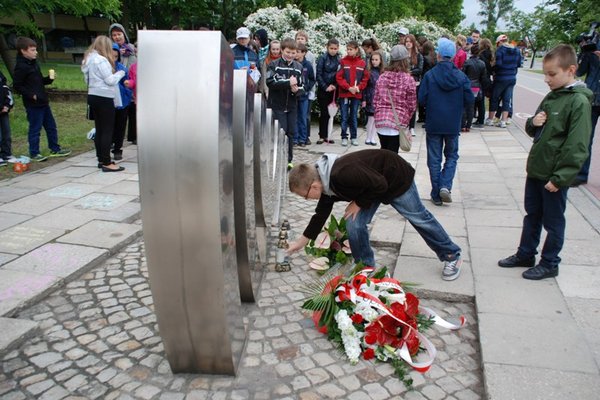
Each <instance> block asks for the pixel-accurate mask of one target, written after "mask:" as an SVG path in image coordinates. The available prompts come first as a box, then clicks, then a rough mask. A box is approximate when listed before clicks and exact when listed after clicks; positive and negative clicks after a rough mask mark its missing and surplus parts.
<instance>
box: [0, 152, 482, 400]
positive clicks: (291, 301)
mask: <svg viewBox="0 0 600 400" xmlns="http://www.w3.org/2000/svg"><path fill="white" fill-rule="evenodd" d="M297 153H298V154H297V155H296V160H303V159H304V160H312V159H314V158H315V157H317V156H316V155H315V154H312V153H308V152H301V151H299V152H297ZM286 204H287V206H286V208H285V210H286V211H285V213H286V216H287V218H288V219H289V220H290V223H291V225H292V232H291V234H292V236H293V235H297V234H299V233H301V231H302V228H303V226H304V224H305V223H306V222H307V220H308V218H309V216H310V215H311V213H312V211H313V209H314V206H315V203H314V202H312V201H305V200H303V199H300V198H297V197H294V198H292V197H289V196H288V197H287V198H286ZM342 207H343V205H341V204H340V205H337V206H336V209H335V211H334V212H335V215H341V213H342V210H343V208H342ZM396 218H399V217H398V216H397V214H396ZM376 256H377V259H378V260H379V261H380V262H381V264H382V265H389V266H392V267H393V266H394V265H395V264H396V258H397V256H398V249H396V248H376ZM291 263H292V271H291V272H287V273H277V272H273V265H272V263H271V264H269V265H268V266H267V269H268V272H267V273H265V275H264V278H263V282H262V285H261V287H260V294H259V296H258V301H257V303H256V304H253V305H245V306H244V307H247V311H248V312H247V313H246V315H248V317H247V319H246V321H245V322H246V323H247V326H248V329H247V332H248V333H247V337H248V341H247V346H246V349H245V351H244V354H243V356H242V359H241V361H240V366H239V370H238V375H237V376H236V377H225V376H209V375H189V374H184V375H173V374H172V373H171V372H170V369H169V365H168V362H167V360H166V358H165V354H164V349H163V345H162V341H161V338H160V336H159V334H158V326H157V323H156V317H155V315H154V312H153V300H152V296H151V292H150V288H149V284H148V279H147V275H148V272H147V267H146V263H145V257H144V245H143V241H142V240H139V241H137V242H135V243H133V244H131V245H129V246H128V247H127V248H125V249H123V250H122V251H121V252H120V253H118V254H117V255H116V256H114V257H112V258H110V259H109V260H108V261H106V262H105V263H104V264H103V265H101V266H99V267H97V268H95V269H93V270H92V271H90V272H88V273H85V274H84V275H82V276H81V277H79V278H77V279H75V280H74V281H72V282H70V283H68V284H67V285H66V286H65V287H64V288H62V289H60V290H57V291H56V292H54V293H52V294H51V295H49V296H48V297H47V298H46V299H45V300H43V301H42V302H40V303H38V304H37V305H35V306H33V307H31V308H29V309H26V310H24V311H23V312H22V313H21V314H20V315H19V316H18V317H19V318H26V319H32V320H35V321H37V322H39V323H40V332H39V333H38V335H37V336H36V337H34V338H31V339H29V340H27V341H26V342H25V343H24V344H23V345H22V346H21V347H20V348H19V349H16V350H14V351H12V352H10V353H8V354H7V355H6V356H5V357H4V358H3V359H2V360H1V364H0V365H1V371H0V399H2V400H13V399H34V398H35V399H39V400H47V399H164V400H167V399H168V400H171V399H173V400H175V399H188V400H199V399H214V400H217V399H222V400H225V399H231V400H234V399H257V400H259V399H264V400H267V399H302V400H311V399H328V398H339V399H352V400H362V399H376V400H384V399H399V398H403V399H430V400H436V399H459V400H471V399H481V398H483V382H482V376H481V366H480V358H481V355H480V350H479V343H478V337H477V322H476V314H475V310H474V307H473V305H472V304H470V303H452V302H445V301H439V300H434V299H424V300H423V303H424V304H425V305H427V306H429V307H431V308H433V309H435V310H437V311H438V312H439V313H440V314H441V315H442V316H444V317H454V316H458V315H460V314H463V315H465V316H466V317H467V319H468V321H469V322H468V324H467V326H466V327H464V328H463V329H461V330H460V331H458V332H450V331H447V330H445V329H443V328H439V329H438V328H435V327H434V328H433V329H431V330H430V331H429V332H428V333H427V334H428V336H429V337H430V338H431V340H432V342H433V343H434V344H435V345H436V347H437V349H438V354H437V358H436V362H435V364H434V366H433V367H432V368H431V370H430V371H429V372H427V373H426V374H424V375H421V374H419V373H416V372H412V373H411V376H412V378H413V379H414V390H411V391H407V389H406V388H405V387H404V385H403V384H402V382H400V381H399V380H398V379H397V378H395V377H394V376H393V370H392V368H391V367H390V366H389V365H387V364H375V363H373V362H370V361H361V362H359V363H358V364H357V365H354V366H352V365H350V364H349V363H348V362H347V361H346V360H345V358H344V356H343V355H342V354H340V353H339V352H338V351H337V350H336V349H335V348H334V347H333V346H332V344H331V343H330V342H329V341H328V340H327V339H326V337H325V336H324V335H322V334H320V333H318V332H317V331H316V330H315V329H314V326H313V323H312V321H311V320H310V319H309V318H308V317H307V315H306V314H304V313H303V312H302V311H301V310H300V305H301V303H302V299H303V294H302V293H301V292H300V288H301V285H302V282H306V281H307V280H309V279H311V278H313V277H314V276H315V275H314V272H313V271H311V270H309V268H308V267H307V265H306V264H307V263H306V257H305V256H304V255H303V254H296V255H294V256H293V257H292V259H291Z"/></svg>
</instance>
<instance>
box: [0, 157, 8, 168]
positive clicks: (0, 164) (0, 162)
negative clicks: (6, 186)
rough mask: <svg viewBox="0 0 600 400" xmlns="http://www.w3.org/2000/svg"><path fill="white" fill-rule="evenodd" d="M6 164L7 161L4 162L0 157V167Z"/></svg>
mask: <svg viewBox="0 0 600 400" xmlns="http://www.w3.org/2000/svg"><path fill="white" fill-rule="evenodd" d="M7 165H8V162H6V161H4V160H3V159H2V158H0V167H5V166H7Z"/></svg>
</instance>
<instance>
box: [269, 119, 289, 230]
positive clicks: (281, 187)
mask: <svg viewBox="0 0 600 400" xmlns="http://www.w3.org/2000/svg"><path fill="white" fill-rule="evenodd" d="M271 140H272V142H273V181H274V184H275V197H274V201H273V215H272V216H271V225H272V226H278V225H279V216H280V215H281V201H282V199H283V195H284V193H285V191H286V183H287V146H288V145H287V136H286V135H285V133H284V132H283V130H281V129H279V121H277V120H276V119H275V120H273V130H272V137H271Z"/></svg>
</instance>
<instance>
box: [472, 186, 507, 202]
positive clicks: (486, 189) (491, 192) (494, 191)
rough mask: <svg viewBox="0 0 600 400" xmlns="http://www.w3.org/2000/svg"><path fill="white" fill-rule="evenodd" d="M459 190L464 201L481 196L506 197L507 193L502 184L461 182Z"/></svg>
mask: <svg viewBox="0 0 600 400" xmlns="http://www.w3.org/2000/svg"><path fill="white" fill-rule="evenodd" d="M461 189H462V192H463V198H464V199H474V198H475V199H476V198H479V197H481V196H486V197H487V196H506V195H507V192H508V189H507V188H506V185H505V184H504V183H503V182H499V183H485V182H478V183H473V182H461Z"/></svg>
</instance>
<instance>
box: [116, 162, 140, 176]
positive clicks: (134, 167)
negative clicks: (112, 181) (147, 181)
mask: <svg viewBox="0 0 600 400" xmlns="http://www.w3.org/2000/svg"><path fill="white" fill-rule="evenodd" d="M119 165H120V166H121V167H124V168H125V171H123V173H125V174H137V173H138V164H137V163H133V162H127V161H124V162H120V163H119Z"/></svg>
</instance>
